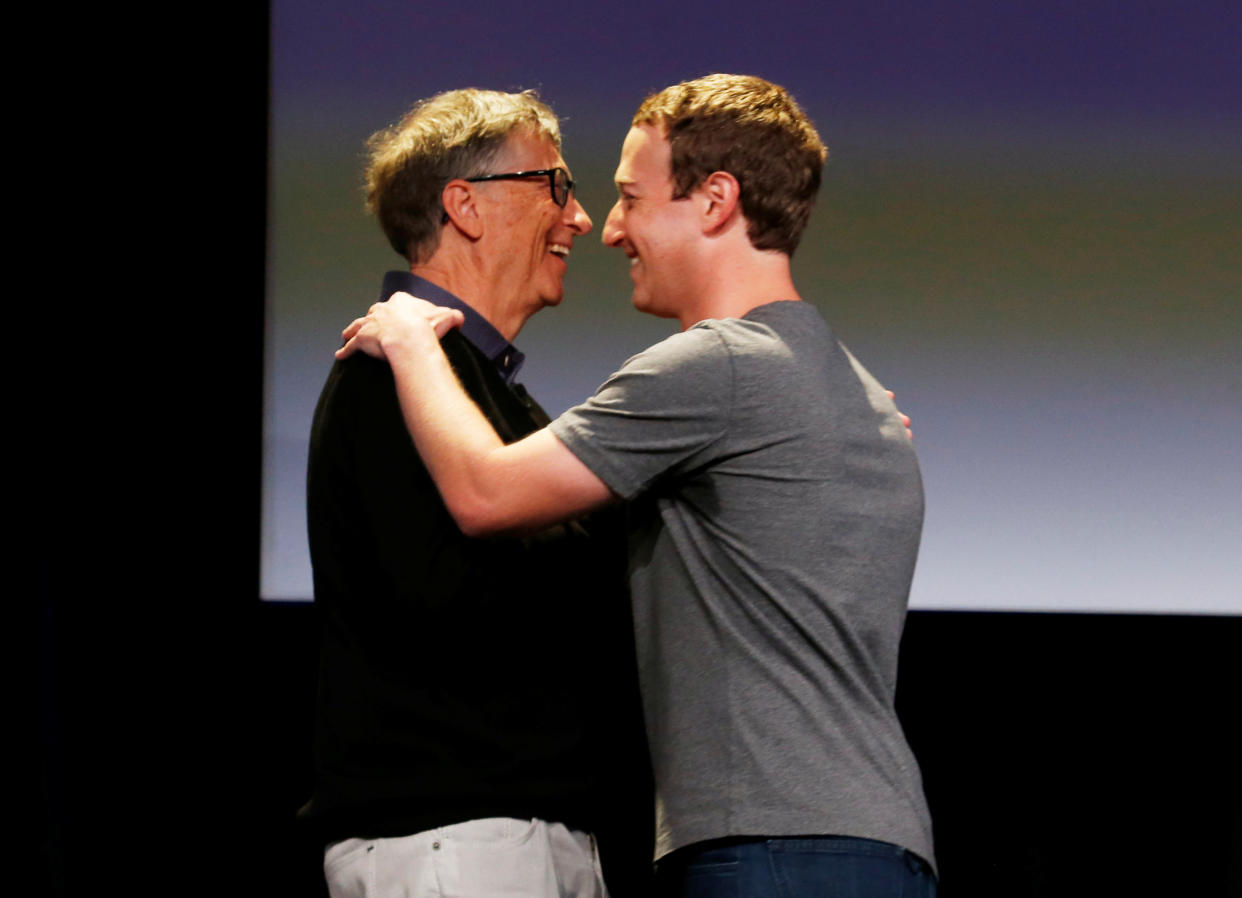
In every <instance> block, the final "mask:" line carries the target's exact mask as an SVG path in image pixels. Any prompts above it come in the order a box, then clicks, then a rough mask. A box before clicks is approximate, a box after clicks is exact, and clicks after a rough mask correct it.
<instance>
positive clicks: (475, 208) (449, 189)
mask: <svg viewBox="0 0 1242 898" xmlns="http://www.w3.org/2000/svg"><path fill="white" fill-rule="evenodd" d="M478 199H479V196H478V193H476V192H475V189H474V185H472V184H471V183H470V182H469V181H463V180H462V179H461V178H454V179H453V180H452V181H449V182H448V183H447V184H445V185H444V190H443V191H441V193H440V204H441V205H442V206H443V207H444V214H445V215H447V216H448V219H449V223H451V224H452V225H453V226H454V227H456V228H457V230H459V231H461V232H462V233H463V234H465V235H466V236H467V237H469V238H470V239H472V240H478V239H479V238H480V237H482V236H483V216H482V215H481V214H480V211H481V210H480V209H479V204H478Z"/></svg>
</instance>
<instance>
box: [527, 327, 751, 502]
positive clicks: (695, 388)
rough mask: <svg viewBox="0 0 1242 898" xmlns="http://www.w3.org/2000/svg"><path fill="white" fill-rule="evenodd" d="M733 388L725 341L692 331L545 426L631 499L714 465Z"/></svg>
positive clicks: (628, 366) (705, 330)
mask: <svg viewBox="0 0 1242 898" xmlns="http://www.w3.org/2000/svg"><path fill="white" fill-rule="evenodd" d="M733 381H734V377H733V364H732V359H731V357H730V354H729V350H728V347H727V346H726V345H725V342H724V340H723V339H722V337H721V336H720V334H719V333H717V332H716V331H715V330H713V329H712V328H711V327H709V326H704V325H697V326H695V327H693V328H691V329H690V330H688V331H685V332H683V333H680V334H676V335H674V336H672V337H669V338H668V339H667V340H664V341H663V342H661V343H657V344H656V345H655V346H653V347H651V348H650V349H648V350H646V351H644V352H641V353H639V354H638V355H636V356H634V357H633V358H631V359H630V360H629V361H627V362H626V363H625V365H624V366H622V368H621V370H620V371H618V372H617V373H616V374H613V375H612V376H611V377H609V378H608V379H607V380H606V381H604V384H603V386H601V387H600V388H599V390H597V391H596V393H595V395H594V396H592V397H591V398H590V399H588V400H587V401H586V402H584V403H582V404H581V405H578V406H575V407H574V408H571V409H570V410H569V411H567V412H565V413H564V414H563V415H561V416H560V417H559V418H557V419H556V420H555V421H553V422H552V423H551V424H550V425H549V426H550V427H551V429H552V433H553V434H555V435H556V437H557V438H558V439H559V440H560V441H561V442H562V443H564V444H565V446H566V447H568V448H569V450H570V451H571V452H573V453H574V455H576V456H577V457H578V459H579V460H580V461H581V462H582V463H583V464H585V465H586V466H587V467H588V468H590V469H591V471H592V472H593V473H594V474H595V475H596V476H597V477H599V478H600V479H601V480H602V481H604V483H605V484H607V485H608V487H609V488H610V489H611V490H612V491H613V492H615V493H616V494H617V495H619V496H621V497H622V498H624V499H632V498H633V497H634V496H636V495H638V494H639V493H641V492H643V491H645V490H647V489H649V488H650V487H651V486H652V484H654V483H655V482H656V481H657V480H659V479H660V478H661V477H664V476H666V475H670V474H677V473H680V472H684V471H689V470H693V469H694V468H697V467H699V466H701V465H703V464H705V463H706V462H707V461H709V460H710V459H711V454H712V450H713V448H714V447H715V446H717V445H719V443H720V442H721V438H722V437H723V435H724V434H725V431H726V424H727V422H728V419H729V415H730V412H731V409H732V405H733V391H734V383H733Z"/></svg>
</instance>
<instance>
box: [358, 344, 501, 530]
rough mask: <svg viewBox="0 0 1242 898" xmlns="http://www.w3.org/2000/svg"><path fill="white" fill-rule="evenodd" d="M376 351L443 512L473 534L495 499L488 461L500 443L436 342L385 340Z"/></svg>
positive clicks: (492, 468)
mask: <svg viewBox="0 0 1242 898" xmlns="http://www.w3.org/2000/svg"><path fill="white" fill-rule="evenodd" d="M407 336H408V335H407ZM382 345H383V348H384V354H385V356H386V357H387V358H388V362H389V364H390V365H391V366H392V373H393V379H394V381H395V382H396V387H397V397H398V399H399V400H400V403H401V413H402V416H403V417H404V419H405V424H406V428H407V429H408V430H409V432H410V436H411V437H412V438H413V440H414V445H415V447H416V448H417V449H418V453H419V455H420V456H422V459H423V462H424V463H425V464H426V466H427V470H428V471H429V472H430V473H431V476H432V479H433V480H434V481H435V483H436V486H437V487H438V489H439V490H440V495H441V497H442V498H443V500H444V504H445V506H446V507H447V508H448V510H449V513H450V514H452V515H453V518H454V520H456V521H457V523H458V526H460V527H461V529H462V530H463V532H466V533H472V532H474V531H477V530H478V528H479V526H480V524H481V520H483V519H486V518H488V517H490V512H485V510H484V506H485V505H487V504H488V502H487V500H488V498H489V497H492V496H495V495H496V494H497V491H496V488H495V486H494V485H493V484H490V483H489V475H490V474H492V472H493V471H494V470H495V469H496V465H495V463H494V461H493V462H492V463H491V464H489V458H490V456H491V454H492V453H493V452H495V451H496V450H498V449H501V448H503V447H504V443H503V441H502V440H501V439H500V437H499V436H497V434H496V431H495V430H494V429H493V427H492V425H491V423H490V422H489V421H488V420H487V419H486V418H485V417H484V416H483V413H482V412H481V411H479V408H478V406H476V405H475V404H474V402H473V401H472V400H471V399H470V397H469V396H468V395H467V394H466V391H465V390H464V389H463V388H462V386H461V384H460V383H459V382H458V380H457V375H456V374H455V373H454V372H453V368H452V366H451V365H450V364H449V361H448V358H447V357H446V356H445V355H444V352H443V351H442V350H441V349H440V345H439V343H438V341H434V340H420V341H417V342H416V341H412V340H409V339H387V338H386V339H384V340H383V341H382Z"/></svg>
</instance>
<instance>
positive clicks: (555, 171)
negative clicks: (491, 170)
mask: <svg viewBox="0 0 1242 898" xmlns="http://www.w3.org/2000/svg"><path fill="white" fill-rule="evenodd" d="M545 175H546V176H547V178H548V188H549V189H550V190H551V191H552V202H554V203H556V204H557V205H558V206H560V207H561V208H562V209H564V208H565V204H566V203H568V202H569V194H570V193H571V192H572V191H573V189H574V182H573V181H572V180H570V177H569V172H567V171H565V169H563V168H559V167H558V168H537V169H534V170H533V171H512V172H506V173H505V174H501V175H479V176H478V177H477V178H466V179H465V180H467V181H509V180H512V179H514V178H536V177H543V176H545Z"/></svg>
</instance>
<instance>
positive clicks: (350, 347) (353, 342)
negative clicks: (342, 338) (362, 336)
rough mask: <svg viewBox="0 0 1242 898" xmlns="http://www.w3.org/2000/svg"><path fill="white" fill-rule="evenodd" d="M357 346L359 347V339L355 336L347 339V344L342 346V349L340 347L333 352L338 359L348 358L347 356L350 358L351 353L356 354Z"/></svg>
mask: <svg viewBox="0 0 1242 898" xmlns="http://www.w3.org/2000/svg"><path fill="white" fill-rule="evenodd" d="M357 348H358V340H357V338H355V337H350V338H349V339H348V340H347V341H346V343H345V345H344V346H342V347H341V348H340V349H338V350H337V351H336V352H335V353H333V355H335V356H336V357H337V358H338V359H347V358H349V357H350V356H351V355H353V354H354V351H355V350H356V349H357Z"/></svg>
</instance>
